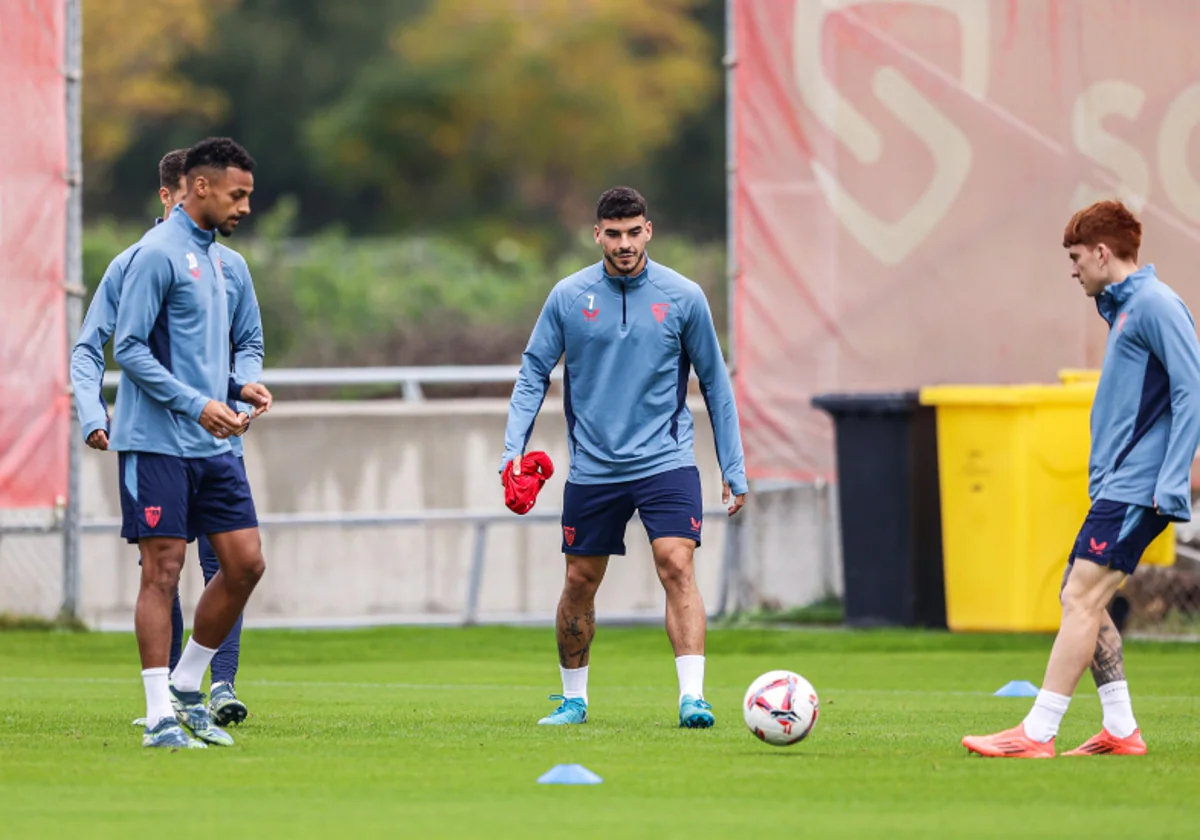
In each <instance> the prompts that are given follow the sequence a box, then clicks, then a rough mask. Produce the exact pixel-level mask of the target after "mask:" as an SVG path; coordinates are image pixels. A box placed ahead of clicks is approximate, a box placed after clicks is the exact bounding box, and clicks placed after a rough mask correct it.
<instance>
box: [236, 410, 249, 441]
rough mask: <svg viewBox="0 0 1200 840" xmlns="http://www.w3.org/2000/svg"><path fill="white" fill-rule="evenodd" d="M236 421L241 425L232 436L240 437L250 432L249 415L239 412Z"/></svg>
mask: <svg viewBox="0 0 1200 840" xmlns="http://www.w3.org/2000/svg"><path fill="white" fill-rule="evenodd" d="M237 419H238V422H239V423H241V424H242V425H241V426H240V427H239V428H238V430H237V431H236V432H234V433H233V436H234V437H241V436H242V435H244V434H246V432H248V431H250V415H249V414H247V413H246V412H244V411H239V412H238V413H237Z"/></svg>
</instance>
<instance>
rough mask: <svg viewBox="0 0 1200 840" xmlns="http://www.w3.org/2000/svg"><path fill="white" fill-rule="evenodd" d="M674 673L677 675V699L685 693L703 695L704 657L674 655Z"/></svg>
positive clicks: (695, 695)
mask: <svg viewBox="0 0 1200 840" xmlns="http://www.w3.org/2000/svg"><path fill="white" fill-rule="evenodd" d="M675 673H676V674H678V675H679V699H680V700H682V699H683V696H684V695H685V694H691V695H692V696H693V697H704V657H703V656H695V655H689V656H676V657H675Z"/></svg>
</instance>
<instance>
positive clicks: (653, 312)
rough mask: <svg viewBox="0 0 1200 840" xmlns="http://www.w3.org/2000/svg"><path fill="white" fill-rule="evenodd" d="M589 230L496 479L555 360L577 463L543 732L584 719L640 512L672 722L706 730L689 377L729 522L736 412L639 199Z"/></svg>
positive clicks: (713, 352)
mask: <svg viewBox="0 0 1200 840" xmlns="http://www.w3.org/2000/svg"><path fill="white" fill-rule="evenodd" d="M596 219H597V224H596V226H595V231H594V234H595V239H596V244H597V245H599V246H600V247H601V248H602V250H603V252H604V258H603V260H602V261H601V262H599V263H597V264H595V265H592V266H589V267H587V268H585V269H583V270H582V271H579V272H577V273H576V274H573V275H571V276H570V277H567V278H566V279H565V280H562V281H560V282H559V283H558V284H557V285H556V286H555V287H554V289H553V290H552V291H551V292H550V296H549V298H548V299H547V300H546V304H545V306H544V307H543V309H542V314H541V316H540V317H539V318H538V320H537V324H536V325H535V326H534V328H533V334H532V335H531V336H530V339H529V344H528V346H527V347H526V348H525V353H524V356H523V357H522V362H521V373H520V376H519V377H518V379H517V383H516V386H515V387H514V389H513V396H512V403H511V405H510V406H509V412H508V427H507V429H506V432H505V439H504V448H505V452H504V458H503V460H502V462H501V470H503V469H504V466H505V465H506V464H507V463H508V462H509V461H515V462H516V464H515V465H514V466H519V465H520V459H521V457H522V455H523V453H524V451H525V447H526V445H527V443H528V442H529V437H530V435H531V434H532V432H533V423H534V420H535V418H536V417H537V413H538V411H539V410H540V409H541V405H542V400H543V399H544V398H545V396H546V389H547V387H548V384H549V377H550V372H551V370H553V368H554V367H555V365H557V364H558V361H559V359H560V358H563V359H564V362H565V374H564V378H563V404H564V405H563V407H564V410H565V411H566V416H567V431H568V445H569V447H570V458H571V465H570V473H569V475H568V477H567V482H566V488H565V491H564V497H563V514H562V529H563V543H562V551H563V553H564V554H565V555H566V567H567V568H566V582H565V584H564V586H563V591H562V597H561V599H560V600H559V604H558V615H557V622H556V624H557V635H558V657H559V668H560V671H561V675H562V683H563V693H562V694H561V695H551V699H553V700H559V701H561V703H560V705H559V706H558V708H557V709H556V710H555V711H554V712H553V713H551V714H550V715H548V716H547V717H545V718H543V719H542V720H541V721H539V722H540V723H543V724H573V723H585V722H586V721H587V702H588V695H587V680H588V662H589V656H590V652H591V645H592V637H593V636H594V634H595V629H596V613H595V597H596V590H597V589H598V588H599V586H600V582H601V580H603V578H604V572H605V569H606V568H607V567H608V558H609V557H610V556H611V555H613V554H618V555H623V554H624V553H625V526H626V525H627V524H628V522H629V520H630V519H631V518H632V517H633V514H634V511H637V512H638V513H639V514H640V516H641V520H642V524H643V525H644V526H645V528H646V533H647V535H648V537H649V538H650V543H651V547H652V550H653V554H654V563H655V567H656V569H657V572H658V577H659V580H660V581H661V582H662V586H663V589H664V590H665V592H666V599H667V615H666V626H667V635H668V637H669V638H670V640H671V645H672V647H673V648H674V651H675V666H676V672H677V675H678V678H679V725H680V726H683V727H688V728H698V729H703V728H708V727H710V726H712V725H713V714H712V706H710V705H709V704H708V702H707V701H705V699H704V637H705V629H706V616H705V612H704V602H703V600H702V599H701V597H700V590H699V589H698V588H697V587H696V579H695V575H694V572H693V552H694V551H695V549H696V548H697V547H698V546H699V545H700V531H701V527H702V524H703V507H704V505H703V498H702V496H701V492H700V473H699V471H698V470H697V469H696V459H695V454H694V452H693V446H692V415H691V412H690V411H689V410H688V406H687V391H688V378H689V373H690V372H691V370H692V369H693V368H694V369H695V371H696V374H697V376H698V378H699V380H700V390H701V393H702V394H703V395H704V400H705V404H706V405H707V407H708V414H709V418H710V420H711V422H712V427H713V433H714V435H715V438H716V448H717V458H718V460H719V462H720V465H721V471H722V474H723V475H724V479H725V481H724V496H723V499H724V501H725V503H729V502H730V497H731V496H732V497H733V502H732V505H731V506H730V508H729V514H730V516H732V515H733V514H735V513H737V512H738V510H740V509H741V507H742V505H743V504H745V501H746V492H747V489H748V488H747V484H746V470H745V465H744V462H743V457H742V441H741V433H740V431H739V428H738V416H737V407H736V406H735V404H734V399H733V389H732V387H731V386H730V383H729V375H728V372H727V370H726V367H725V361H724V358H723V357H722V355H721V346H720V344H719V342H718V340H717V331H716V328H715V327H714V326H713V320H712V313H711V312H710V311H709V307H708V300H707V299H706V298H705V296H704V292H703V290H701V288H700V287H699V286H697V285H696V284H695V283H693V282H692V281H691V280H688V279H687V278H686V277H683V276H682V275H680V274H678V273H677V272H675V271H672V270H671V269H669V268H667V267H666V266H665V265H661V264H659V263H656V262H654V261H652V260H650V259H649V258H648V257H647V255H646V244H647V243H648V242H649V241H650V237H651V234H652V233H653V228H652V225H651V222H650V220H649V219H648V218H647V216H646V202H645V199H643V198H642V196H641V195H640V194H639V193H638V192H637V191H636V190H633V189H630V188H628V187H615V188H613V189H610V190H608V191H607V192H605V193H604V194H603V195H602V196H601V197H600V201H599V204H598V205H597V208H596Z"/></svg>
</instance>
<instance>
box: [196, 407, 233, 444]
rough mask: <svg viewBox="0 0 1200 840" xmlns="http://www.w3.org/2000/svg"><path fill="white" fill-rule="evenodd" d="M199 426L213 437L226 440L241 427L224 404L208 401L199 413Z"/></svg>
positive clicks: (231, 411) (230, 409) (231, 410)
mask: <svg viewBox="0 0 1200 840" xmlns="http://www.w3.org/2000/svg"><path fill="white" fill-rule="evenodd" d="M200 425H201V426H203V427H204V428H205V429H207V430H208V431H209V432H210V433H211V434H212V436H213V437H219V438H227V437H229V436H230V435H232V434H233V433H234V432H236V431H237V430H238V429H239V428H240V427H241V421H240V420H238V416H237V414H235V413H234V411H233V409H232V408H230V407H229V406H227V405H225V403H222V402H217V401H216V400H209V401H208V405H206V406H204V411H202V412H200Z"/></svg>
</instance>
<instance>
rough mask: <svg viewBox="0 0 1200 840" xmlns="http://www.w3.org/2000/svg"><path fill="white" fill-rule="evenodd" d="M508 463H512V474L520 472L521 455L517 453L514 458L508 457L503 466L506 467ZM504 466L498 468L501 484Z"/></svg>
mask: <svg viewBox="0 0 1200 840" xmlns="http://www.w3.org/2000/svg"><path fill="white" fill-rule="evenodd" d="M508 464H512V465H513V475H520V474H521V456H519V455H518V456H517V457H516V458H510V459H509V460H508V462H507V463H506V464H505V465H504V467H507V466H508ZM504 467H501V468H500V483H501V484H503V483H504Z"/></svg>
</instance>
